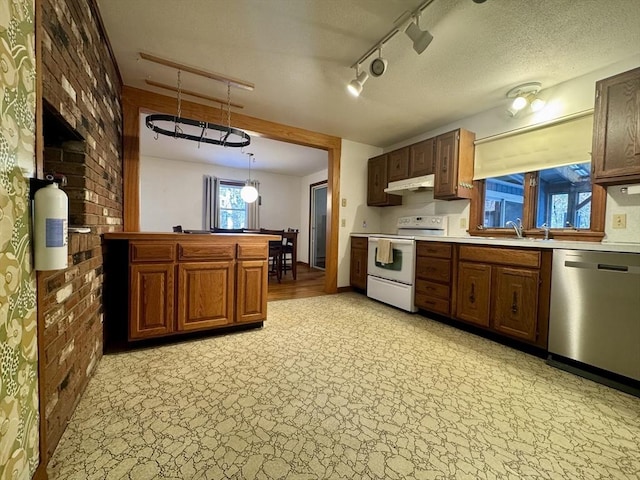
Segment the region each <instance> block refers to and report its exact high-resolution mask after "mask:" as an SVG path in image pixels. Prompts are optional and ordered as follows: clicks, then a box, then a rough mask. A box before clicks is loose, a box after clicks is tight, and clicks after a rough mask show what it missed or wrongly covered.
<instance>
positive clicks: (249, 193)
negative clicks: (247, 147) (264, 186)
mask: <svg viewBox="0 0 640 480" xmlns="http://www.w3.org/2000/svg"><path fill="white" fill-rule="evenodd" d="M247 156H248V157H249V179H248V180H247V181H246V182H245V184H244V187H242V189H241V190H240V197H242V200H244V201H245V202H247V203H253V202H255V201H256V200H257V199H258V190H257V189H256V187H254V186H253V184H252V183H251V162H252V161H254V160H253V153H247Z"/></svg>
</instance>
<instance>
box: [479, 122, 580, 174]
mask: <svg viewBox="0 0 640 480" xmlns="http://www.w3.org/2000/svg"><path fill="white" fill-rule="evenodd" d="M592 134H593V112H587V113H582V114H579V115H576V116H572V117H571V118H569V119H561V120H559V121H557V122H553V123H552V124H545V125H541V126H536V127H534V128H526V129H520V130H519V131H514V132H509V133H507V134H504V135H499V136H494V137H488V138H486V139H482V140H478V141H476V148H475V162H474V177H473V179H474V180H481V179H484V178H490V177H500V176H502V175H510V174H514V173H523V172H532V171H536V170H543V169H547V168H554V167H561V166H565V165H571V164H574V163H584V162H589V161H591V139H592Z"/></svg>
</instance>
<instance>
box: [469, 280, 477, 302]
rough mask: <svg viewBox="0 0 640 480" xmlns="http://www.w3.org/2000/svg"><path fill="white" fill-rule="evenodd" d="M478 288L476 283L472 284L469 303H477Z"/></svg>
mask: <svg viewBox="0 0 640 480" xmlns="http://www.w3.org/2000/svg"><path fill="white" fill-rule="evenodd" d="M475 290H476V286H475V284H474V283H472V284H471V295H469V301H470V302H471V303H476V292H475Z"/></svg>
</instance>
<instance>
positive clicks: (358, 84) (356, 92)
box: [347, 65, 369, 97]
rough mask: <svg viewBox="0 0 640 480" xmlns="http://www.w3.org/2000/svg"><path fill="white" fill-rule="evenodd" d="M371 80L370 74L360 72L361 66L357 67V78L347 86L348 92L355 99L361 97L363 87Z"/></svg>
mask: <svg viewBox="0 0 640 480" xmlns="http://www.w3.org/2000/svg"><path fill="white" fill-rule="evenodd" d="M368 79H369V74H368V73H367V72H364V71H362V72H360V65H356V78H354V79H353V80H351V82H349V85H347V90H348V91H349V93H350V94H351V95H353V96H354V97H359V96H360V94H361V93H362V87H363V86H364V82H366V81H367V80H368Z"/></svg>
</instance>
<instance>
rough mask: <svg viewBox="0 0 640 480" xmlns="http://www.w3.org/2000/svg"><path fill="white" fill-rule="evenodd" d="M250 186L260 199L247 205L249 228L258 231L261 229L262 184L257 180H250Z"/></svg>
mask: <svg viewBox="0 0 640 480" xmlns="http://www.w3.org/2000/svg"><path fill="white" fill-rule="evenodd" d="M249 185H251V186H253V187H254V188H255V189H256V190H257V191H258V199H257V200H256V201H255V202H253V203H248V204H247V228H250V229H252V230H257V229H259V228H260V203H262V202H261V200H262V199H261V198H260V182H258V181H257V180H249Z"/></svg>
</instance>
